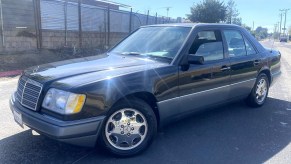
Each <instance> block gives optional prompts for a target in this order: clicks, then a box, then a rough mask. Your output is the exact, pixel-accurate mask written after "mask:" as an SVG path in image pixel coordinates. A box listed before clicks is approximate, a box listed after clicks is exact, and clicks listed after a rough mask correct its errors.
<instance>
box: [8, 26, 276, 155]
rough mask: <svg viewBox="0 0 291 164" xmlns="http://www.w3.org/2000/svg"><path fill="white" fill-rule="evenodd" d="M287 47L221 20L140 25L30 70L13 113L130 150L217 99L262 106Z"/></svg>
mask: <svg viewBox="0 0 291 164" xmlns="http://www.w3.org/2000/svg"><path fill="white" fill-rule="evenodd" d="M280 58H281V54H280V52H278V51H275V50H272V51H270V50H266V49H265V48H264V47H262V46H261V44H260V43H258V42H257V41H256V40H255V39H254V38H253V37H252V36H251V35H250V34H249V32H247V31H246V30H245V29H243V28H241V27H239V26H235V25H223V24H163V25H151V26H145V27H141V28H139V29H138V30H136V31H135V32H134V33H132V34H131V35H130V36H128V37H127V38H125V39H124V40H123V41H121V42H120V43H119V44H117V45H116V46H115V47H114V48H112V49H111V50H110V51H108V53H106V54H104V55H100V56H93V57H86V58H80V59H73V60H67V61H63V62H56V63H50V64H45V65H41V66H37V67H32V68H29V69H27V70H25V71H24V72H23V74H22V76H21V77H20V79H19V82H18V88H17V91H16V92H15V93H14V94H13V95H12V98H11V101H10V107H11V110H12V112H13V114H14V118H15V121H16V122H17V123H18V124H20V125H21V126H23V124H25V125H27V126H28V127H30V128H31V129H33V130H35V131H37V132H39V133H40V134H43V135H46V136H49V137H51V138H54V139H56V140H59V141H63V142H67V143H71V144H76V145H81V146H95V143H96V142H97V141H99V142H100V143H101V145H103V146H104V147H105V148H106V149H107V150H109V151H110V152H112V153H114V154H116V155H120V156H131V155H134V154H137V153H140V152H141V151H143V150H144V149H145V148H146V147H147V146H149V144H150V143H151V141H152V140H153V138H154V136H155V134H156V132H157V130H158V127H162V126H163V125H165V124H167V123H171V122H173V121H175V120H177V119H181V118H183V117H185V116H189V115H191V114H192V113H195V112H197V111H201V110H203V109H206V108H211V107H215V106H217V105H218V104H222V103H227V102H230V101H235V100H246V102H247V104H248V105H250V106H252V107H260V106H262V105H263V104H264V103H265V101H266V98H267V95H268V91H269V87H270V86H271V84H273V83H274V81H275V79H276V78H277V77H278V76H279V75H280Z"/></svg>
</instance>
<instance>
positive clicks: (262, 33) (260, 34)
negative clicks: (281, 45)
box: [255, 26, 268, 39]
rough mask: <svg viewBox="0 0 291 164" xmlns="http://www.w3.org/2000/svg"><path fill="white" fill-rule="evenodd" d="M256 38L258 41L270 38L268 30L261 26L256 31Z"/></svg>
mask: <svg viewBox="0 0 291 164" xmlns="http://www.w3.org/2000/svg"><path fill="white" fill-rule="evenodd" d="M255 36H256V38H258V39H266V38H267V37H268V29H267V28H263V27H261V26H259V27H257V28H256V30H255Z"/></svg>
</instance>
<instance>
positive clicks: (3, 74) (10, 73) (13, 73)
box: [0, 70, 22, 78]
mask: <svg viewBox="0 0 291 164" xmlns="http://www.w3.org/2000/svg"><path fill="white" fill-rule="evenodd" d="M21 73H22V70H14V71H6V72H0V78H1V77H11V76H17V75H20V74H21Z"/></svg>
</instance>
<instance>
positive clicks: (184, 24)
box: [142, 23, 240, 28]
mask: <svg viewBox="0 0 291 164" xmlns="http://www.w3.org/2000/svg"><path fill="white" fill-rule="evenodd" d="M156 26H160V27H191V28H194V27H196V26H200V27H201V26H207V27H209V26H212V27H236V28H237V27H240V26H238V25H234V24H223V23H168V24H154V25H146V26H142V27H156Z"/></svg>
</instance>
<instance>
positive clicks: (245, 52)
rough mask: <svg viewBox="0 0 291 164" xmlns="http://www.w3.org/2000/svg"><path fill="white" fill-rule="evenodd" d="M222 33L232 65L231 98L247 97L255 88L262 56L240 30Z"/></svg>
mask: <svg viewBox="0 0 291 164" xmlns="http://www.w3.org/2000/svg"><path fill="white" fill-rule="evenodd" d="M222 33H223V36H224V37H225V41H226V42H227V43H226V45H227V52H228V56H229V58H230V64H231V77H230V83H231V85H230V86H231V87H230V94H229V95H230V98H236V97H245V96H247V95H248V94H249V93H250V91H251V89H252V87H253V86H254V83H255V80H256V76H257V73H258V70H259V68H260V67H261V56H260V55H259V54H258V53H257V51H256V49H255V48H254V46H253V45H252V43H251V42H250V41H249V40H248V39H247V38H245V37H244V35H243V34H242V33H241V32H240V31H239V30H235V29H229V30H223V32H222Z"/></svg>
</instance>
